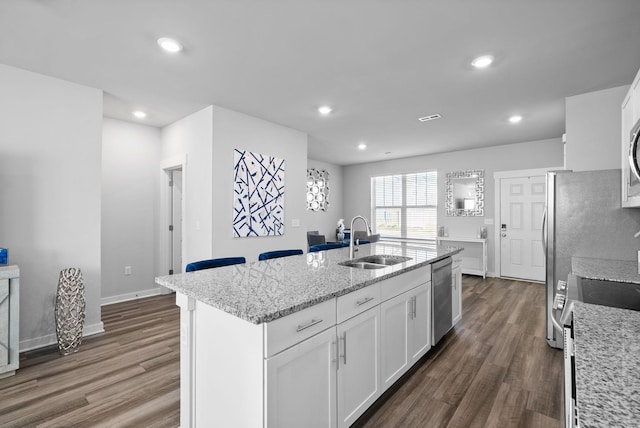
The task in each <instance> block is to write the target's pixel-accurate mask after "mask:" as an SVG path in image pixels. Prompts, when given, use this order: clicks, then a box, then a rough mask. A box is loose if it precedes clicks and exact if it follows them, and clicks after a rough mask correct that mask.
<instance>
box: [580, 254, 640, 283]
mask: <svg viewBox="0 0 640 428" xmlns="http://www.w3.org/2000/svg"><path fill="white" fill-rule="evenodd" d="M571 273H573V274H575V275H578V276H580V277H582V278H588V279H600V280H606V281H615V282H629V283H634V284H640V274H638V263H637V262H636V261H631V260H605V259H592V258H589V257H575V256H574V257H571Z"/></svg>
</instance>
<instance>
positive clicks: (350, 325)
mask: <svg viewBox="0 0 640 428" xmlns="http://www.w3.org/2000/svg"><path fill="white" fill-rule="evenodd" d="M337 332H338V350H339V351H338V426H339V427H348V426H350V425H351V424H352V423H354V422H355V421H356V419H358V417H359V416H360V415H362V414H363V413H364V411H365V410H367V408H369V406H370V405H371V404H373V402H374V401H376V399H377V398H378V397H379V396H380V344H379V341H380V306H379V305H376V307H374V308H371V309H369V310H367V311H365V312H363V313H361V314H359V315H357V316H355V317H353V318H351V319H349V320H347V321H345V322H343V323H342V324H338V327H337ZM299 426H302V425H299Z"/></svg>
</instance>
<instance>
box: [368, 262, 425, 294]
mask: <svg viewBox="0 0 640 428" xmlns="http://www.w3.org/2000/svg"><path fill="white" fill-rule="evenodd" d="M429 281H431V265H428V266H425V267H421V268H418V269H414V270H412V271H409V272H407V273H403V274H401V275H397V276H394V277H392V278H389V279H385V280H384V281H381V282H380V294H381V299H382V301H383V302H384V301H385V300H389V299H391V298H393V297H395V296H399V295H400V294H402V293H404V292H405V291H408V290H411V289H412V288H415V287H417V286H418V285H420V284H424V283H425V282H429Z"/></svg>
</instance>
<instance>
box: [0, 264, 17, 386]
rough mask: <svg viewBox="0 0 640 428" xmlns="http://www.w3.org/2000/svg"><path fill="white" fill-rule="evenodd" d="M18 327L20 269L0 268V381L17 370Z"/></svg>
mask: <svg viewBox="0 0 640 428" xmlns="http://www.w3.org/2000/svg"><path fill="white" fill-rule="evenodd" d="M19 326H20V269H19V268H18V266H16V265H9V266H0V379H2V378H4V377H8V376H12V375H14V374H15V373H16V370H18V364H19V359H18V354H19V349H18V348H19V344H20V343H19V340H20V331H19Z"/></svg>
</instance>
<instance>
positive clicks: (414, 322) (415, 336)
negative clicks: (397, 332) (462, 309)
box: [408, 282, 431, 365]
mask: <svg viewBox="0 0 640 428" xmlns="http://www.w3.org/2000/svg"><path fill="white" fill-rule="evenodd" d="M408 294H409V299H408V302H409V310H410V311H411V312H410V314H409V317H408V318H409V324H408V326H409V334H408V337H409V342H408V346H409V358H410V360H409V361H410V365H413V363H414V362H416V361H417V360H418V359H419V358H420V357H422V356H423V355H424V354H426V353H427V351H428V350H429V349H431V283H430V282H429V283H426V284H422V285H421V286H419V287H417V288H415V289H413V290H411V291H409V293H408Z"/></svg>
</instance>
